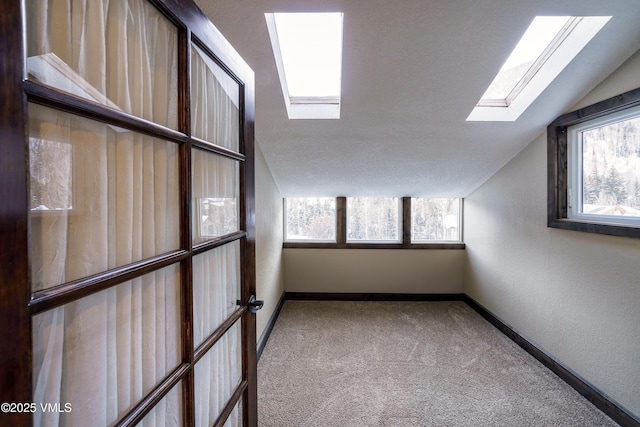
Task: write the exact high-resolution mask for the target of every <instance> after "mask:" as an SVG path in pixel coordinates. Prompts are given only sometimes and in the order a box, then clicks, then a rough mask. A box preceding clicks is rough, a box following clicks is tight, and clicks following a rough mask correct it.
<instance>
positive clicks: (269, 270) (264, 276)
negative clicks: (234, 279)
mask: <svg viewBox="0 0 640 427" xmlns="http://www.w3.org/2000/svg"><path fill="white" fill-rule="evenodd" d="M282 212H283V210H282V195H281V194H280V191H279V190H278V186H277V185H276V183H275V181H274V180H273V176H272V175H271V171H270V170H269V166H268V165H267V162H266V160H265V158H264V155H263V154H262V151H261V150H260V146H259V145H258V144H257V143H256V293H257V295H256V297H257V299H261V300H264V307H263V308H262V310H260V311H259V312H258V314H257V316H258V317H257V319H256V322H257V333H256V335H257V337H258V338H260V337H261V336H262V333H263V332H264V329H265V327H266V326H267V322H268V321H269V318H270V317H271V315H272V314H273V311H274V310H275V308H276V306H277V304H278V301H279V300H280V297H281V296H282V293H283V292H284V276H283V268H282V235H283V230H282V229H283V220H282Z"/></svg>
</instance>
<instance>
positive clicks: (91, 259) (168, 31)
mask: <svg viewBox="0 0 640 427" xmlns="http://www.w3.org/2000/svg"><path fill="white" fill-rule="evenodd" d="M26 10H27V13H26V16H27V17H28V18H27V19H28V23H27V25H28V31H27V33H28V34H29V40H28V55H29V56H37V55H43V54H48V53H53V54H55V55H56V56H57V57H58V58H59V59H60V60H61V61H62V62H63V63H64V64H66V65H68V66H69V67H70V68H71V69H72V70H74V72H75V73H77V74H78V75H79V76H80V77H81V78H82V80H83V81H84V82H86V83H88V85H90V87H91V88H93V89H95V90H96V91H97V92H98V93H102V94H104V95H105V96H106V98H107V99H108V100H109V103H107V105H110V106H111V105H112V104H113V105H117V107H118V108H120V109H122V110H124V111H127V112H131V113H132V114H135V115H137V116H139V117H142V118H145V119H148V120H152V121H155V122H157V123H159V124H163V125H167V126H171V127H175V126H176V123H177V115H176V113H175V111H176V105H177V104H176V102H175V100H176V99H177V89H176V84H175V82H176V81H177V77H176V76H177V54H176V52H177V32H176V29H175V28H174V27H173V26H172V25H171V24H170V23H169V22H168V21H166V19H164V18H163V17H161V16H160V14H159V13H158V12H157V11H156V10H155V9H154V8H153V7H152V6H151V5H150V4H149V3H148V2H147V1H146V0H130V1H127V0H118V1H113V0H111V1H108V0H104V1H100V0H50V1H48V2H47V1H35V0H29V1H27V5H26ZM41 77H43V81H44V82H45V83H48V84H54V85H55V82H57V81H59V79H58V80H56V79H55V78H52V80H51V81H49V80H47V79H48V77H47V75H44V76H41ZM83 84H84V83H83ZM85 86H86V85H85ZM60 89H62V90H67V87H60ZM85 89H86V88H85ZM73 93H76V92H73ZM80 95H81V96H84V95H82V93H80ZM90 99H91V98H90ZM93 100H96V101H98V102H103V101H102V100H101V99H98V98H94V99H93ZM29 115H30V132H31V134H34V135H37V137H38V139H40V140H43V141H46V140H51V141H55V143H57V144H60V143H62V144H69V145H70V146H71V147H72V164H71V165H69V167H71V168H72V174H73V185H72V186H71V188H70V189H69V191H71V192H72V196H71V200H72V206H71V209H70V210H67V211H62V212H37V213H34V214H33V215H32V218H31V236H32V240H31V246H32V248H33V254H32V265H33V266H34V267H33V271H32V276H33V280H32V281H33V287H34V290H37V289H42V288H46V287H50V286H54V285H57V284H60V283H64V282H67V281H70V280H74V279H78V278H82V277H85V276H87V275H90V274H94V273H98V272H101V271H104V270H106V269H108V268H112V267H115V266H119V265H126V264H128V263H130V262H132V261H136V260H140V259H144V258H147V257H149V256H153V255H155V254H158V253H163V252H166V251H168V250H172V249H176V248H178V245H179V239H178V236H179V233H178V226H179V212H178V206H179V201H178V191H177V188H178V187H177V185H178V184H177V183H178V175H177V150H176V149H175V147H174V146H173V144H172V143H165V142H162V141H157V140H153V139H152V138H149V137H143V136H141V135H138V134H135V133H134V132H128V131H122V130H121V129H116V128H111V127H108V126H106V125H103V124H100V123H97V122H93V121H90V120H87V119H79V118H72V117H70V116H69V115H67V114H66V113H61V112H54V111H52V110H50V109H46V108H44V107H39V106H34V105H31V106H30V110H29ZM43 167H46V164H44V165H43ZM45 185H46V184H45ZM45 188H46V187H45ZM179 277H180V275H179V269H178V267H177V266H172V267H170V268H167V269H163V270H161V271H158V272H155V273H151V274H148V275H146V276H143V277H141V278H138V279H135V280H132V281H130V282H126V283H122V284H120V285H118V286H117V287H115V288H111V289H109V290H106V291H103V292H100V293H97V294H94V295H92V296H89V297H86V298H84V299H82V300H80V301H77V302H72V303H69V304H67V305H65V306H63V307H59V308H56V309H53V310H50V311H47V312H45V313H42V314H40V315H37V316H35V317H34V319H33V347H34V360H33V363H34V377H33V381H34V384H33V389H34V401H35V402H37V403H38V404H39V403H58V402H61V403H70V404H71V407H72V409H73V410H72V412H70V413H62V414H59V413H42V412H38V413H37V414H35V417H34V424H35V425H46V426H57V425H66V426H73V425H77V426H87V425H111V424H113V423H114V422H115V421H117V419H118V418H119V417H121V416H123V415H124V414H125V413H126V412H127V411H128V410H130V409H131V408H132V407H133V406H134V405H135V404H136V403H137V402H138V401H139V400H140V399H141V398H142V397H143V396H144V395H145V394H146V393H148V392H149V391H150V390H151V389H152V388H153V387H154V386H155V385H156V384H157V383H158V381H159V380H161V379H162V378H163V377H164V376H166V374H167V373H169V372H170V371H171V370H172V369H174V368H175V367H176V366H177V365H178V363H179V361H180V357H179V349H180V331H179V328H178V325H179V324H180V322H179V315H178V313H179V310H178V307H179ZM179 405H180V403H179V402H178V401H174V400H171V401H167V402H166V403H164V404H163V414H157V413H156V416H155V417H153V418H149V419H148V420H149V421H147V420H146V419H145V423H147V422H148V423H149V425H164V424H157V423H156V422H154V421H153V420H160V419H164V420H173V422H171V421H169V422H170V423H171V424H173V423H175V424H178V423H179V421H180V417H179V416H176V415H175V414H177V413H179V412H180V409H179Z"/></svg>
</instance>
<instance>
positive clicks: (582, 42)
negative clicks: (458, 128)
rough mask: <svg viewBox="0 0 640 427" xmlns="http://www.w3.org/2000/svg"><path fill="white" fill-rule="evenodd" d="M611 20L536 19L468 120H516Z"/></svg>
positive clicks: (577, 17) (594, 17)
mask: <svg viewBox="0 0 640 427" xmlns="http://www.w3.org/2000/svg"><path fill="white" fill-rule="evenodd" d="M610 18H611V17H610V16H593V17H579V16H536V17H535V19H534V20H533V21H532V22H531V25H529V27H528V29H527V30H526V31H525V33H524V34H523V36H522V38H521V39H520V41H519V42H518V44H517V45H516V47H515V48H514V50H513V52H511V55H510V56H509V57H508V58H507V60H506V62H505V63H504V65H503V66H502V68H501V69H500V71H499V72H498V74H497V75H496V77H495V78H494V80H493V81H492V82H491V84H490V85H489V87H488V88H487V90H486V91H485V93H484V95H482V98H481V99H480V100H479V101H478V103H477V104H476V107H475V108H474V109H473V111H472V112H471V114H470V115H469V117H468V118H467V120H468V121H476V120H477V121H514V120H516V119H517V118H518V117H519V116H520V115H521V114H522V113H523V112H524V111H525V110H526V109H527V108H528V107H529V105H531V103H533V101H534V100H535V99H536V98H537V97H538V96H539V95H540V94H541V93H542V92H543V91H544V90H545V89H546V88H547V86H549V84H551V82H552V81H553V80H554V79H555V78H556V77H557V76H558V75H559V74H560V72H561V71H562V70H563V69H564V68H565V67H566V66H567V65H568V64H569V63H570V62H571V61H572V60H573V58H575V56H576V55H577V54H578V53H579V52H580V51H581V50H582V49H583V48H584V47H585V46H586V45H587V43H589V41H590V40H591V39H592V38H593V37H594V36H595V35H596V34H597V33H598V31H600V29H602V27H603V26H604V25H605V24H606V23H607V21H609V19H610Z"/></svg>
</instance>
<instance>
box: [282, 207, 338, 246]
mask: <svg viewBox="0 0 640 427" xmlns="http://www.w3.org/2000/svg"><path fill="white" fill-rule="evenodd" d="M284 205H285V206H284V210H285V240H286V241H289V242H291V241H315V242H335V241H336V199H335V198H332V197H331V198H330V197H299V198H287V199H285V203H284Z"/></svg>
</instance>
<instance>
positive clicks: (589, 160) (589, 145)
mask: <svg viewBox="0 0 640 427" xmlns="http://www.w3.org/2000/svg"><path fill="white" fill-rule="evenodd" d="M547 133H548V137H549V138H548V139H549V144H550V146H549V154H550V158H549V208H550V210H549V220H548V224H549V226H550V227H557V228H566V229H571V230H578V231H587V232H594V233H602V234H611V235H621V236H630V237H640V89H635V90H633V91H631V92H627V93H625V94H622V95H619V96H617V97H614V98H611V99H608V100H605V101H602V102H600V103H598V104H595V105H592V106H589V107H586V108H583V109H582V110H578V111H575V112H572V113H569V114H565V115H563V116H561V117H559V118H558V119H556V121H555V122H554V123H552V124H551V125H550V126H549V128H548V130H547ZM565 153H566V154H565Z"/></svg>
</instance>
